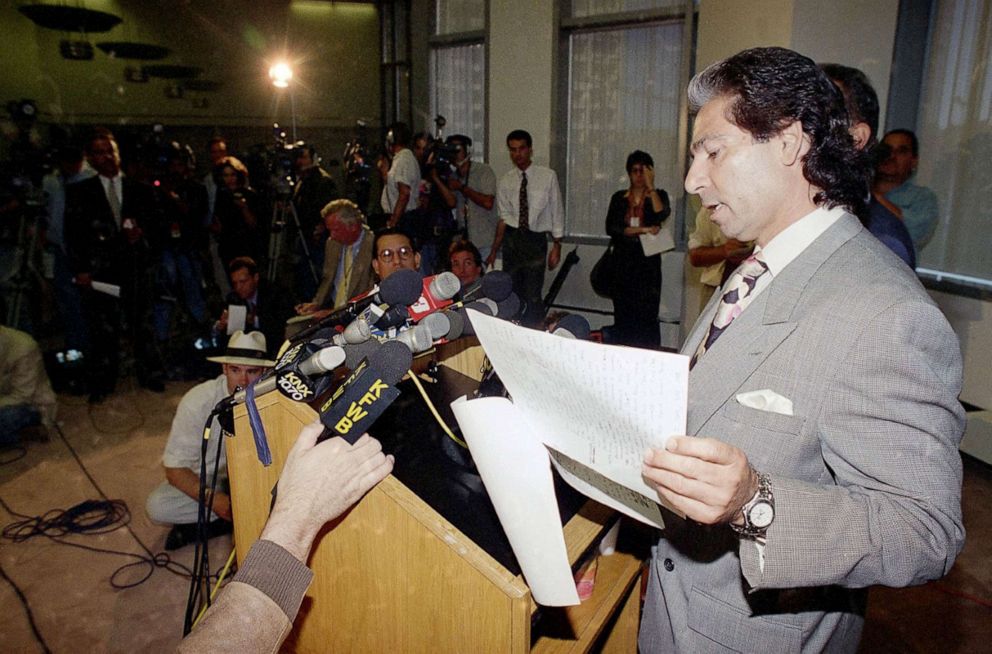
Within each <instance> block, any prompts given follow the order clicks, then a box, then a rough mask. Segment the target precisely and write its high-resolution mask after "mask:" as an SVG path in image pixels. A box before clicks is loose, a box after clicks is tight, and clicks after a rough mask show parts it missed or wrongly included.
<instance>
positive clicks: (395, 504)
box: [225, 392, 641, 653]
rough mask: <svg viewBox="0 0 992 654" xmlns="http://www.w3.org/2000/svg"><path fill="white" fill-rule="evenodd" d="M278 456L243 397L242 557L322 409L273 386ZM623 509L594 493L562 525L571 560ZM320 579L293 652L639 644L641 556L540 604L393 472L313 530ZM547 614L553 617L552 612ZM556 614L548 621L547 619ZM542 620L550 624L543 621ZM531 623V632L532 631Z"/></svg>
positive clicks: (239, 442) (263, 404) (270, 413)
mask: <svg viewBox="0 0 992 654" xmlns="http://www.w3.org/2000/svg"><path fill="white" fill-rule="evenodd" d="M256 404H257V406H258V409H259V412H260V414H261V416H262V420H263V424H264V425H265V429H266V433H267V437H268V444H269V448H270V450H271V452H272V465H271V466H268V467H265V466H262V464H261V463H260V462H259V461H258V457H257V455H256V450H255V444H254V440H253V437H252V433H251V429H250V427H249V424H248V417H247V413H246V411H245V408H244V406H239V407H238V408H237V409H236V411H235V432H236V436H234V437H232V438H228V439H227V442H226V443H225V445H226V447H227V458H228V468H229V476H230V481H231V498H232V504H233V511H234V516H235V519H234V538H235V543H236V548H237V557H238V562H239V563H240V562H241V561H243V559H244V557H245V555H246V554H247V552H248V549H249V548H250V546H251V544H252V543H253V542H254V541H255V540H257V538H258V536H259V534H260V533H261V531H262V527H263V525H264V524H265V520H266V518H267V516H268V513H269V506H270V502H271V491H272V487H273V485H274V484H275V482H276V480H277V479H278V477H279V473H280V471H281V470H282V466H283V464H284V462H285V461H286V456H287V455H288V453H289V450H290V448H291V447H292V444H293V442H294V441H295V439H296V436H297V434H298V433H299V431H300V428H301V426H302V425H304V424H307V423H309V422H312V421H313V420H314V419H315V418H316V413H315V412H314V411H313V409H311V408H310V407H309V406H307V405H304V404H298V403H295V402H292V401H290V400H288V399H287V398H284V397H283V396H282V395H280V394H279V393H277V392H272V393H268V394H266V395H264V396H261V397H258V398H256ZM615 519H616V514H615V513H614V512H613V511H612V510H610V509H607V508H606V507H603V506H602V505H600V504H597V503H595V502H591V501H590V502H587V503H586V504H585V505H584V506H583V507H582V508H581V509H580V510H579V512H578V513H577V514H576V515H575V516H573V517H572V518H571V519H570V520H569V522H568V523H567V524H566V526H565V541H566V544H567V547H568V554H569V560H570V562H571V563H572V565H573V567H574V566H575V565H576V563H577V562H578V561H579V559H580V558H581V557H582V556H583V555H584V554H585V553H586V552H588V551H589V550H590V548H591V547H595V546H596V544H597V543H598V541H599V538H600V537H601V535H602V534H603V533H604V531H605V529H606V528H608V527H609V526H610V524H611V523H612V521H614V520H615ZM308 565H309V566H310V568H311V569H312V570H313V571H314V581H313V584H312V585H311V587H310V590H309V592H308V593H307V597H306V599H305V600H304V602H303V606H302V608H301V610H300V614H299V616H298V617H297V620H296V623H295V625H294V628H293V632H292V633H291V634H290V636H289V639H288V640H287V641H286V644H285V645H284V647H283V650H284V651H293V652H315V653H316V652H376V653H378V652H432V653H433V652H487V653H488V652H507V653H519V652H529V651H534V652H585V651H589V649H590V648H591V647H592V646H593V645H595V646H596V647H597V651H605V652H631V653H633V652H636V651H637V644H636V637H637V627H638V622H639V608H640V607H639V596H640V584H638V583H636V582H637V581H638V579H639V578H640V571H641V561H640V559H639V558H637V557H636V556H634V555H632V554H629V553H622V552H617V553H616V554H613V555H612V556H607V557H600V560H599V564H598V573H597V578H596V583H595V590H594V592H593V595H592V597H591V598H590V599H588V600H586V601H585V602H584V603H582V604H581V605H579V606H575V607H569V608H567V609H547V608H542V609H541V611H542V614H543V615H542V619H541V620H539V621H537V626H536V627H535V628H534V629H533V630H532V628H531V624H532V616H533V615H534V613H535V609H536V608H537V607H536V605H535V604H534V602H533V600H532V599H531V595H530V590H529V589H528V587H527V584H526V583H525V582H524V580H523V577H522V576H520V575H514V574H511V573H510V572H509V571H508V570H507V569H506V568H505V567H504V566H502V565H500V564H499V563H498V562H497V561H496V560H495V559H493V558H492V557H491V556H490V555H489V554H488V553H487V552H486V551H485V550H484V549H482V548H481V547H479V545H477V544H476V543H475V542H473V541H472V540H471V539H469V538H467V537H466V536H465V535H464V534H462V533H461V532H460V531H459V530H458V529H456V528H455V527H454V526H453V525H452V524H451V523H450V522H448V521H447V520H446V519H445V518H444V517H443V516H441V515H440V514H439V513H438V512H436V511H435V510H434V509H432V508H431V506H429V505H428V504H427V503H425V502H424V501H423V500H422V499H421V498H420V497H418V496H417V495H416V494H415V493H414V492H412V491H411V490H410V489H409V488H407V486H405V485H404V484H403V483H401V482H400V481H399V480H398V479H396V478H395V477H393V476H389V477H387V478H386V479H385V480H384V481H383V482H382V483H381V484H379V485H378V486H377V487H376V488H374V489H373V490H372V491H371V492H370V493H369V494H368V495H367V496H366V497H365V498H364V499H362V501H361V502H359V503H358V504H357V505H356V506H355V507H354V509H353V510H351V511H350V512H348V513H346V514H345V515H344V516H343V517H342V518H341V519H339V520H338V521H337V522H336V523H335V524H331V525H328V526H327V527H326V528H325V529H324V530H323V531H322V532H321V533H320V535H318V537H317V540H316V541H315V543H314V547H313V550H312V551H311V555H310V560H309V563H308ZM548 613H553V614H554V618H555V619H554V620H550V619H548V620H546V619H544V618H546V617H547V614H548ZM548 624H551V625H553V627H548V626H547V625H548ZM545 627H547V628H545ZM532 631H533V633H532Z"/></svg>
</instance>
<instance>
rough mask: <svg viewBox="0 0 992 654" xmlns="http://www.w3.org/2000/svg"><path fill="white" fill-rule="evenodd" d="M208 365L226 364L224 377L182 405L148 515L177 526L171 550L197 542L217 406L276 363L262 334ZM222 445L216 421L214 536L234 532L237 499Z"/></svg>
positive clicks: (233, 343) (236, 339)
mask: <svg viewBox="0 0 992 654" xmlns="http://www.w3.org/2000/svg"><path fill="white" fill-rule="evenodd" d="M207 360H208V361H214V362H217V363H220V364H222V366H223V370H224V372H223V374H221V375H219V376H217V377H216V378H214V379H211V380H209V381H205V382H203V383H202V384H198V385H196V386H194V387H193V388H191V389H190V390H189V391H188V392H187V393H186V395H184V396H183V399H182V400H181V401H180V402H179V408H178V410H177V411H176V417H175V418H173V420H172V430H171V431H170V432H169V441H168V443H167V444H166V446H165V453H164V455H163V456H162V465H163V466H164V467H165V478H166V481H164V482H162V484H160V485H159V486H158V487H157V488H156V489H155V490H153V491H152V492H151V494H150V495H149V496H148V502H147V504H146V509H147V511H148V516H149V517H150V518H151V519H152V520H154V521H156V522H164V523H167V524H171V525H173V527H172V530H171V531H170V532H169V535H168V536H167V537H166V539H165V549H167V550H174V549H178V548H180V547H182V546H183V545H186V544H187V543H190V542H193V541H194V540H195V538H196V519H197V513H198V507H199V496H200V464H201V459H200V452H201V445H202V443H203V427H204V424H205V423H206V420H207V416H209V415H210V412H211V411H212V410H213V408H214V407H215V406H217V403H218V402H220V401H221V400H222V399H224V398H225V397H227V396H228V395H230V394H231V393H233V392H234V391H235V390H236V389H237V388H238V387H241V388H245V387H247V386H248V384H250V383H252V382H253V381H255V380H256V379H258V378H259V377H261V376H262V374H263V373H264V372H265V370H266V369H267V368H271V367H272V366H274V365H275V361H272V360H270V359H269V358H268V356H267V354H266V343H265V336H264V335H263V334H262V332H248V333H247V334H246V333H244V332H242V331H240V330H239V331H236V332H234V334H232V335H231V339H230V340H229V341H228V343H227V350H226V351H225V352H224V355H223V356H216V357H209V358H208V359H207ZM220 441H221V430H220V425H219V424H218V422H217V418H216V417H215V418H213V419H212V420H211V422H210V438H209V439H208V441H207V443H208V447H207V457H206V460H207V466H206V468H207V474H208V479H210V476H212V474H213V470H214V468H215V465H216V462H217V456H218V448H220V450H221V451H220V453H219V455H220V466H219V467H217V476H218V480H217V485H216V488H217V490H216V491H215V492H214V493H212V494H210V495H209V497H208V498H207V502H208V503H209V504H210V509H211V514H210V520H211V522H210V527H209V534H210V536H211V537H213V536H217V535H220V534H223V533H230V531H231V498H230V496H229V495H228V494H227V492H226V488H227V457H226V456H225V453H224V451H223V447H222V446H220V445H219V443H220Z"/></svg>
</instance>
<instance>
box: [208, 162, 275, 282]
mask: <svg viewBox="0 0 992 654" xmlns="http://www.w3.org/2000/svg"><path fill="white" fill-rule="evenodd" d="M214 181H215V182H216V183H217V202H216V204H215V205H214V222H213V224H212V225H211V226H210V229H211V231H212V232H213V233H215V234H217V250H218V253H219V254H220V258H221V261H222V262H223V264H224V267H225V268H226V267H227V264H229V263H230V262H231V260H232V259H234V258H235V257H251V258H252V259H254V260H255V261H263V260H264V258H265V254H266V243H267V235H266V230H265V225H264V222H263V216H264V213H265V212H264V205H263V202H262V198H261V197H260V196H259V195H258V193H256V192H255V191H254V190H252V188H251V187H250V186H249V185H248V169H247V168H245V165H244V164H243V163H241V161H239V160H238V159H237V158H235V157H224V159H222V160H221V162H220V163H219V164H217V166H215V167H214Z"/></svg>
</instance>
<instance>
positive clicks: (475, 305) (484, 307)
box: [455, 300, 494, 336]
mask: <svg viewBox="0 0 992 654" xmlns="http://www.w3.org/2000/svg"><path fill="white" fill-rule="evenodd" d="M493 304H494V303H493V302H492V300H489V301H488V302H481V301H479V300H476V301H475V302H469V303H468V304H466V305H465V306H464V307H462V308H460V309H456V310H455V313H458V314H459V315H460V316H461V318H462V336H475V327H473V326H472V319H471V318H469V316H468V312H467V311H466V309H475V310H476V311H478V312H479V313H482V314H485V315H487V316H491V315H493Z"/></svg>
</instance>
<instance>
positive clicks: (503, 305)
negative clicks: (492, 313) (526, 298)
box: [496, 293, 520, 320]
mask: <svg viewBox="0 0 992 654" xmlns="http://www.w3.org/2000/svg"><path fill="white" fill-rule="evenodd" d="M518 313H520V297H519V296H517V294H516V293H510V294H509V295H507V296H506V298H505V299H503V300H500V301H498V302H497V303H496V315H497V316H498V317H499V318H502V319H503V320H513V319H514V318H516V317H517V314H518Z"/></svg>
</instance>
